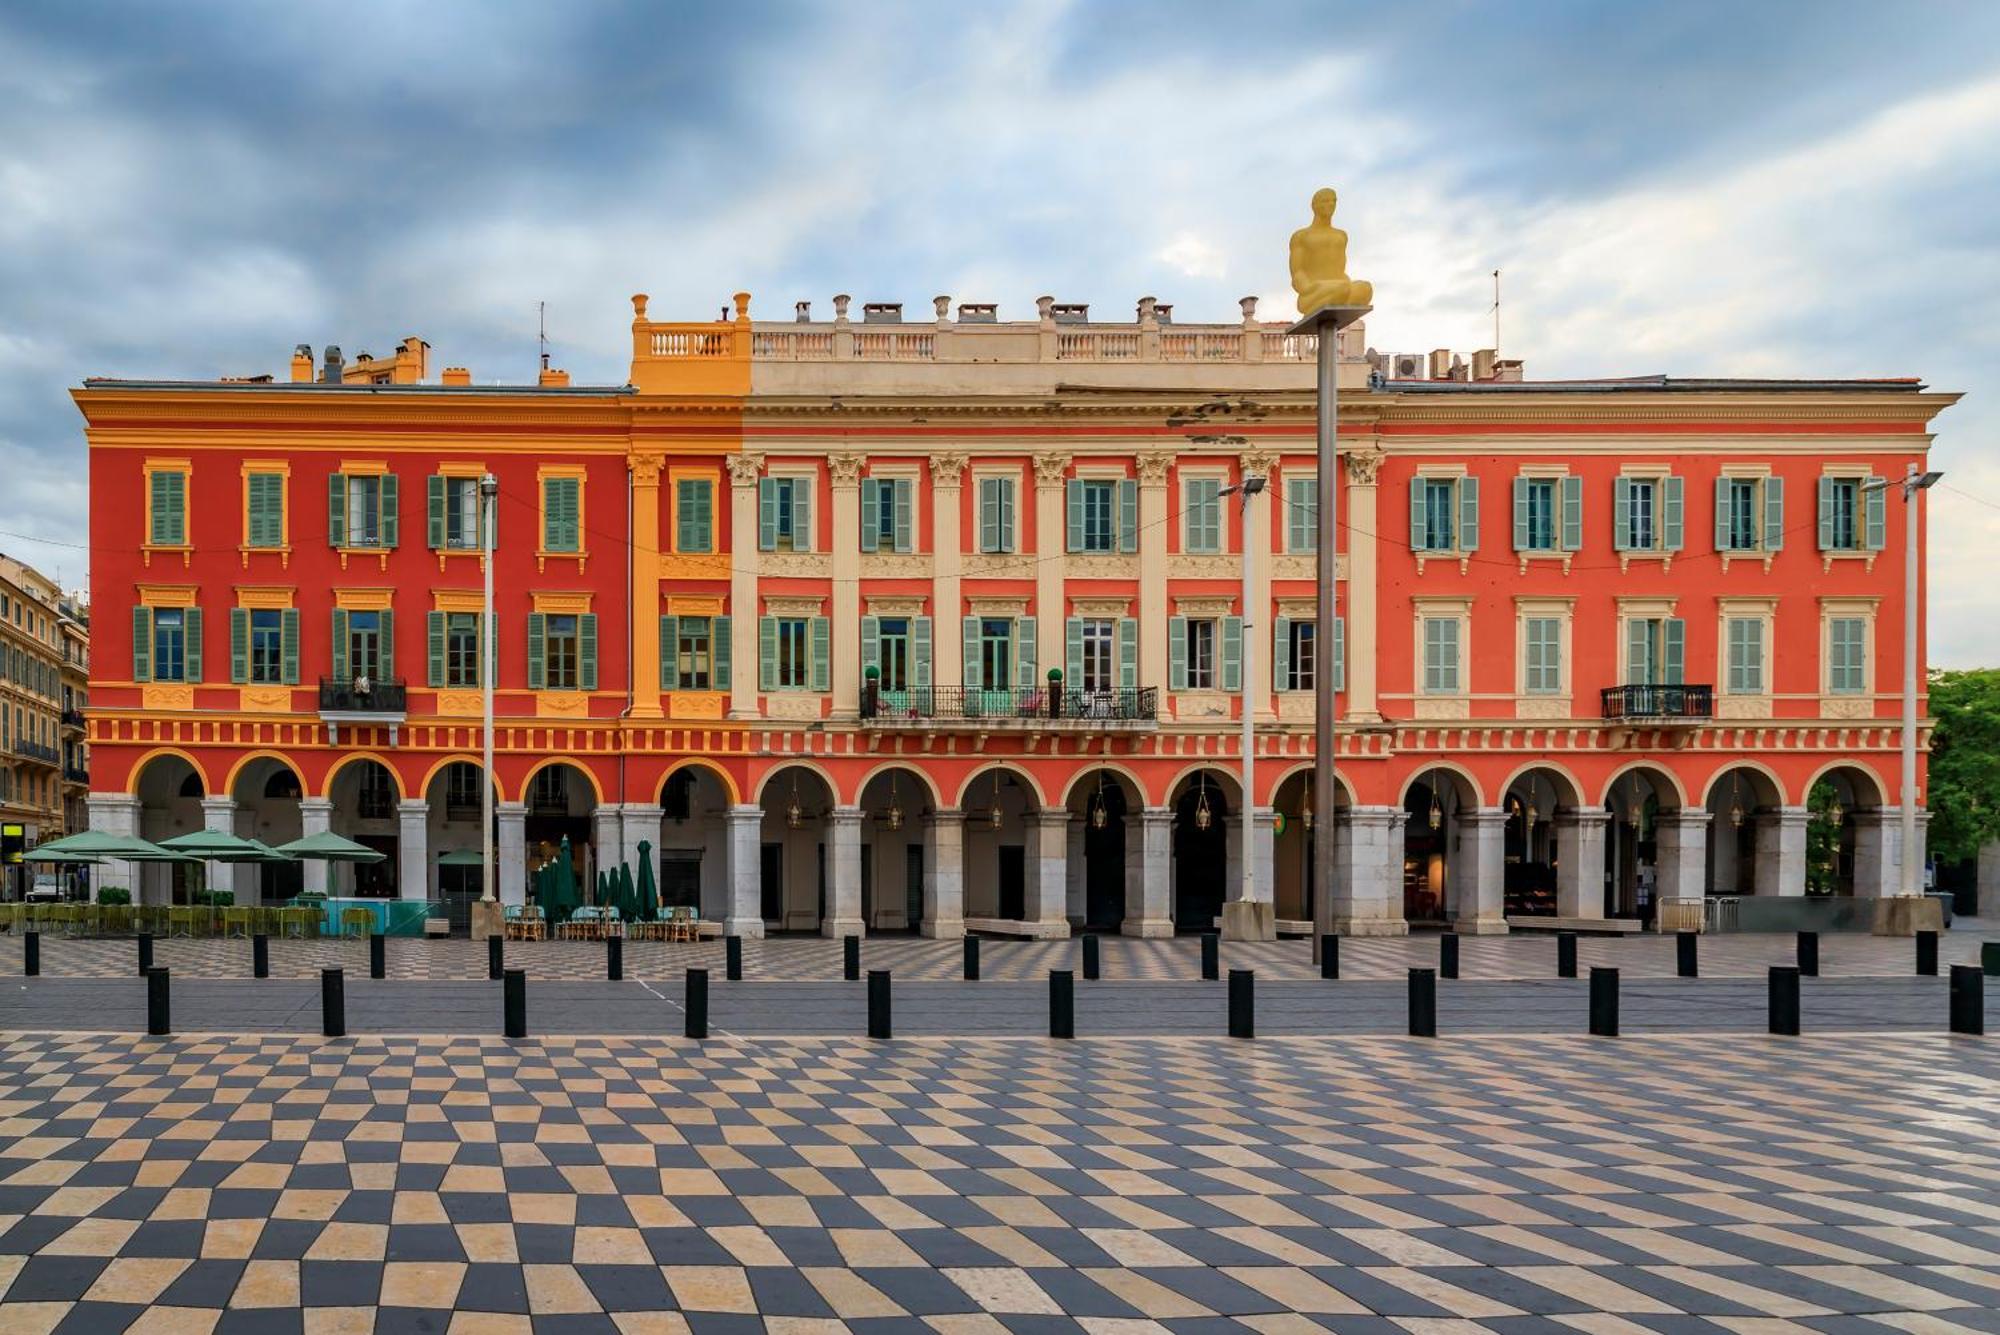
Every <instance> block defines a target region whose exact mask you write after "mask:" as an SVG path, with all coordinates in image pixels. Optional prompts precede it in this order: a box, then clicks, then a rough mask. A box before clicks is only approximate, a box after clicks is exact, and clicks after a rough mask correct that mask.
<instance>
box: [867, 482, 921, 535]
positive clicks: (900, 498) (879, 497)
mask: <svg viewBox="0 0 2000 1335" xmlns="http://www.w3.org/2000/svg"><path fill="white" fill-rule="evenodd" d="M915 491H916V482H915V480H914V479H912V478H907V477H879V478H878V477H865V478H862V479H861V550H862V551H864V552H907V551H911V550H913V549H914V546H915V544H914V541H913V539H914V534H913V532H912V529H913V527H914V524H913V521H912V509H913V504H912V502H913V497H914V493H915Z"/></svg>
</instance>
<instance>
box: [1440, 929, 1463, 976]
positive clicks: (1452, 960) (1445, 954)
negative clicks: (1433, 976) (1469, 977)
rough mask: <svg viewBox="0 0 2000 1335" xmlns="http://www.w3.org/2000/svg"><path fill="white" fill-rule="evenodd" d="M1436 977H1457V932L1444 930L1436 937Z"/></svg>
mask: <svg viewBox="0 0 2000 1335" xmlns="http://www.w3.org/2000/svg"><path fill="white" fill-rule="evenodd" d="M1438 977H1440V978H1456V977H1458V933H1457V932H1446V933H1445V934H1444V935H1443V936H1441V937H1439V938H1438Z"/></svg>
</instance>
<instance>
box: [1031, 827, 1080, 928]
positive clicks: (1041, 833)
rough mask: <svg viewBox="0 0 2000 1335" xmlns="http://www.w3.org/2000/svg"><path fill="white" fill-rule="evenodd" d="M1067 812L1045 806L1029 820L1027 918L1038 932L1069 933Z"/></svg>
mask: <svg viewBox="0 0 2000 1335" xmlns="http://www.w3.org/2000/svg"><path fill="white" fill-rule="evenodd" d="M1069 824H1070V819H1069V812H1068V811H1067V810H1065V809H1064V808H1062V807H1046V808H1044V809H1043V810H1042V811H1040V812H1039V813H1036V814H1035V815H1034V816H1033V818H1032V819H1031V820H1030V821H1029V822H1028V894H1027V900H1028V903H1027V911H1028V920H1029V921H1030V922H1033V923H1035V924H1037V928H1036V932H1035V934H1036V935H1037V936H1054V937H1059V936H1068V935H1069Z"/></svg>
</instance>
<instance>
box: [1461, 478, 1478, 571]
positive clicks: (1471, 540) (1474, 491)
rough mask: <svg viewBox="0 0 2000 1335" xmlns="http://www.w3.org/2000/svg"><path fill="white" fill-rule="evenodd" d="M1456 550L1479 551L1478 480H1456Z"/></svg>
mask: <svg viewBox="0 0 2000 1335" xmlns="http://www.w3.org/2000/svg"><path fill="white" fill-rule="evenodd" d="M1458 550H1460V551H1461V552H1476V551H1478V550H1479V479H1478V478H1476V477H1462V478H1460V479H1459V480H1458Z"/></svg>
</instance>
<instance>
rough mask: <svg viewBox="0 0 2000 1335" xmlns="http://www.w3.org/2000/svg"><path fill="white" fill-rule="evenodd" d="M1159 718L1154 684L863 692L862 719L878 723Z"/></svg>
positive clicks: (1087, 723) (1081, 722)
mask: <svg viewBox="0 0 2000 1335" xmlns="http://www.w3.org/2000/svg"><path fill="white" fill-rule="evenodd" d="M1159 716H1160V692H1159V690H1158V688H1156V687H1152V686H1119V687H1113V688H1112V689H1110V690H1103V691H1086V690H1082V689H1070V688H1049V687H1002V688H996V689H992V690H988V689H985V688H983V687H978V686H918V687H911V688H910V689H908V690H901V691H891V690H882V689H880V688H879V687H877V686H876V685H875V684H874V683H872V682H871V683H869V684H867V685H864V686H863V687H862V691H861V717H862V718H863V719H864V720H866V721H869V722H874V723H901V724H932V723H959V724H969V725H979V726H987V725H991V724H996V723H1004V724H1009V725H1011V726H1015V727H1035V726H1050V725H1055V726H1074V727H1082V728H1088V727H1121V726H1123V727H1131V726H1134V725H1142V724H1148V723H1152V722H1155V721H1156V720H1158V718H1159Z"/></svg>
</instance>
